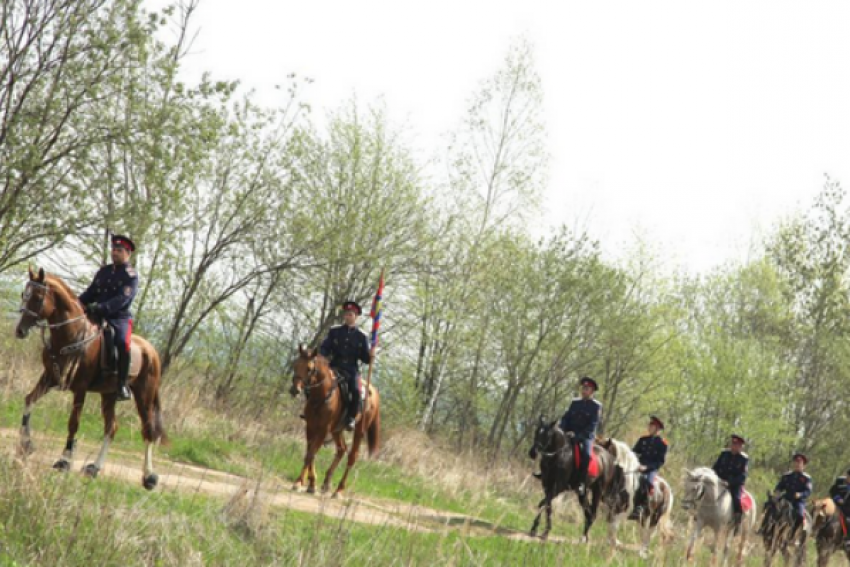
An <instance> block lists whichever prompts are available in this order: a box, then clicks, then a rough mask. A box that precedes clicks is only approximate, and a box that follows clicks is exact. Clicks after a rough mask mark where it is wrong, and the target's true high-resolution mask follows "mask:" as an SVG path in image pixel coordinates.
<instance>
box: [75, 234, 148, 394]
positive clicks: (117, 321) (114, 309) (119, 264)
mask: <svg viewBox="0 0 850 567" xmlns="http://www.w3.org/2000/svg"><path fill="white" fill-rule="evenodd" d="M135 251H136V245H135V244H133V241H132V240H130V239H129V238H127V237H126V236H121V235H119V234H115V235H113V236H112V263H111V264H108V265H106V266H104V267H102V268H101V269H100V270H98V272H97V274H96V275H95V276H94V280H93V281H92V283H91V285H89V287H88V289H86V290H85V291H84V292H83V293H81V294H80V297H79V300H80V303H82V304H83V307H84V308H85V311H86V313H88V314H89V315H91V316H92V317H96V318H102V319H103V320H104V321H106V322H107V323H108V324H109V326H110V327H112V329H113V330H114V331H115V345H116V346H117V347H118V390H117V395H118V399H119V400H129V399H130V389H129V388H128V387H127V375H128V374H129V373H130V337H131V335H132V334H133V314H132V313H131V312H130V305H131V304H132V303H133V298H134V297H136V291H138V289H139V276H138V274H136V270H135V268H133V266H131V265H130V254H132V253H133V252H135Z"/></svg>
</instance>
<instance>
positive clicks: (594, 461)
mask: <svg viewBox="0 0 850 567" xmlns="http://www.w3.org/2000/svg"><path fill="white" fill-rule="evenodd" d="M573 458H574V459H575V463H576V467H578V466H579V465H580V464H581V451H579V449H578V444H576V445H573ZM587 476H593V477H596V476H599V458H598V457H597V456H596V452H595V451H591V452H590V466H588V467H587Z"/></svg>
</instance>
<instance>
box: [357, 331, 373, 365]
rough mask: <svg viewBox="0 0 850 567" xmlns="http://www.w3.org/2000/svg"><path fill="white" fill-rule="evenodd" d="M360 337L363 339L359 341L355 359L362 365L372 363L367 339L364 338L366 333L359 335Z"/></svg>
mask: <svg viewBox="0 0 850 567" xmlns="http://www.w3.org/2000/svg"><path fill="white" fill-rule="evenodd" d="M360 336H361V337H363V338H362V339H360V346H359V348H358V349H357V358H358V359H360V362H362V363H363V364H369V363H371V362H372V356H371V355H370V354H369V337H367V336H366V333H360Z"/></svg>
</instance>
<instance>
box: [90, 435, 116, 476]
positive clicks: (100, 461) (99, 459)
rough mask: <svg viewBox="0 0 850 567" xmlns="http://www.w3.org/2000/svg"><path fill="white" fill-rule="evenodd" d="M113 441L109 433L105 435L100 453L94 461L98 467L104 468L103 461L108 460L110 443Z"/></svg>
mask: <svg viewBox="0 0 850 567" xmlns="http://www.w3.org/2000/svg"><path fill="white" fill-rule="evenodd" d="M111 442H112V439H110V438H109V435H104V436H103V445H101V446H100V453H99V454H98V455H97V460H96V461H95V462H94V466H96V467H97V468H98V469H103V463H105V462H106V452H107V451H109V444H110V443H111Z"/></svg>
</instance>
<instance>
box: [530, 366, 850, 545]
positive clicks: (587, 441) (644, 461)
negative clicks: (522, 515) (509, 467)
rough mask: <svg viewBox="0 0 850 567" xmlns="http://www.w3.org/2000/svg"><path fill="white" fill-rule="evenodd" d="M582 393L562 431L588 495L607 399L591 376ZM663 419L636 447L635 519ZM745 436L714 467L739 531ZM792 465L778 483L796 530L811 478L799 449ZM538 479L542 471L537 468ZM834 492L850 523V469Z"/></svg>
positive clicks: (655, 460) (659, 452) (662, 445)
mask: <svg viewBox="0 0 850 567" xmlns="http://www.w3.org/2000/svg"><path fill="white" fill-rule="evenodd" d="M579 385H580V388H581V390H580V392H581V395H580V397H578V398H575V399H574V400H573V401H572V403H571V404H570V406H569V408H568V409H567V411H566V412H565V413H564V415H563V417H562V418H561V421H560V428H561V430H562V431H563V432H564V433H565V434H566V435H567V437H569V438H571V439H572V440H573V443H574V444H575V445H576V447H578V450H579V455H580V460H579V466H578V467H577V468H576V469H575V473H574V474H575V476H574V477H573V478H572V479H571V484H572V485H573V486H575V488H576V491H577V492H578V493H579V494H580V495H583V494H584V493H585V491H586V486H587V474H588V466H589V463H590V460H591V456H592V450H593V443H594V440H595V439H596V433H597V429H598V428H599V424H600V421H601V417H602V404H601V403H600V402H599V401H598V400H597V399H596V398H595V397H594V396H595V394H596V392H597V390H598V389H599V386H598V385H597V383H596V381H595V380H593V379H592V378H588V377H585V378H582V379H581V380H580V382H579ZM663 429H664V422H663V421H662V420H661V419H660V418H659V417H658V416H655V415H652V416H650V418H649V426H648V431H647V434H646V435H644V436H643V437H641V438H639V439H638V440H637V442H636V443H635V445H634V448H633V449H632V451H633V452H634V453H635V455H636V456H637V458H638V460H639V462H640V468H639V471H640V473H641V481H640V484H639V488H638V490H637V492H636V493H635V496H634V506H633V508H632V513H631V515H630V516H629V519H631V520H640V519H641V517H642V516H643V514H644V513H646V511H647V510H646V508H647V503H648V501H649V497H650V496H651V495H652V492H653V490H654V485H655V477H656V476H657V475H658V471H659V470H660V469H661V467H662V466H663V465H664V462H665V460H666V458H667V448H668V443H667V440H666V439H665V438H663V437H662V436H661V431H662V430H663ZM745 444H746V440H745V439H744V438H743V437H742V436H740V435H737V434H733V435H731V436H730V438H729V446H728V448H726V449H724V450H723V451H722V452H721V453H720V456H719V457H717V460H716V461H715V462H714V466H713V467H712V469H713V470H714V472H715V473H716V474H717V476H718V478H720V480H721V482H722V483H723V485H724V486H725V487H726V489H727V490H728V491H729V495H730V496H731V498H732V506H733V512H734V514H733V522H734V525H733V529H734V530H736V531H737V530H738V528H739V527H740V524H741V519H742V517H743V507H742V503H741V497H742V495H743V491H744V484H745V483H746V481H747V474H748V469H749V460H750V458H749V456H748V455H747V454H746V453H745V452H744V451H743V448H744V445H745ZM791 460H792V463H793V465H792V470H790V471H789V472H787V473H785V474H783V475H782V477H781V478H780V479H779V482H778V483H777V484H776V487H775V488H774V496H775V497H778V498H782V499H784V500H786V501H788V502H789V503H790V505H791V507H792V509H793V511H794V521H795V524H794V530H796V529H798V528H799V527H800V526H802V525H803V522H804V519H805V510H806V500H807V499H808V498H809V496H811V494H812V490H813V486H812V478H811V477H810V476H809V475H808V474H807V473H806V472H805V468H806V465H807V464H808V462H809V459H808V457H806V455H804V454H803V453H800V452H797V453H795V454H794V455H793V456H792V458H791ZM534 476H535V477H537V478H540V477H541V474H540V473H534ZM829 496H830V497H831V498H832V499H833V501H834V502H835V504H836V505H837V506H838V508H839V510H840V511H841V513H842V514H843V516H844V519H845V522H844V526H850V469H848V471H847V474H846V475H845V476H841V477H838V478H837V479H836V480H835V482H834V483H833V485H832V487H831V488H830V489H829ZM844 547H845V549H847V550H850V529H846V528H845V530H844Z"/></svg>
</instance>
